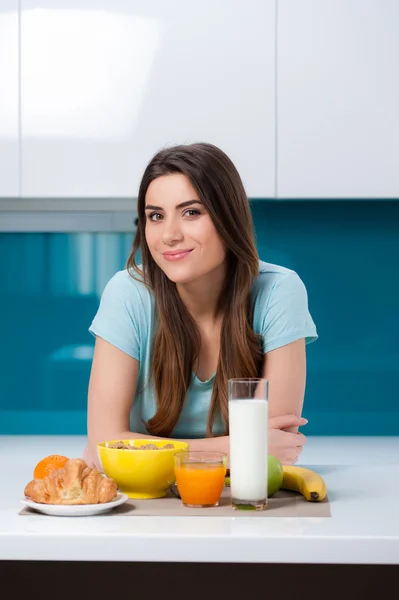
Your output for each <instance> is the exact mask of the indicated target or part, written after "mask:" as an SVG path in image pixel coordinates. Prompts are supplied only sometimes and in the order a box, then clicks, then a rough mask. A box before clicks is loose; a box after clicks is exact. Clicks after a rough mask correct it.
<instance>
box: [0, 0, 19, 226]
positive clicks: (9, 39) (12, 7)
mask: <svg viewBox="0 0 399 600" xmlns="http://www.w3.org/2000/svg"><path fill="white" fill-rule="evenodd" d="M18 107H19V104H18V2H17V0H1V2H0V197H3V198H4V197H7V196H10V197H15V196H18V160H19V149H18V129H19V127H18ZM0 218H1V217H0Z"/></svg>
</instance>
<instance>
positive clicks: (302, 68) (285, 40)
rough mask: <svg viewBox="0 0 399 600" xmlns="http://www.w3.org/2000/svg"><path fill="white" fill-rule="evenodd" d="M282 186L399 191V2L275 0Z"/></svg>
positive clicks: (337, 194) (330, 192)
mask: <svg viewBox="0 0 399 600" xmlns="http://www.w3.org/2000/svg"><path fill="white" fill-rule="evenodd" d="M277 21H278V27H277V40H278V44H277V56H278V59H277V72H278V90H277V113H278V122H277V132H278V134H277V147H278V151H277V173H278V175H277V196H278V197H281V198H284V197H285V198H287V197H288V198H399V108H398V107H399V63H398V61H399V33H398V32H399V2H398V1H397V0H383V1H381V0H300V1H298V0H278V17H277Z"/></svg>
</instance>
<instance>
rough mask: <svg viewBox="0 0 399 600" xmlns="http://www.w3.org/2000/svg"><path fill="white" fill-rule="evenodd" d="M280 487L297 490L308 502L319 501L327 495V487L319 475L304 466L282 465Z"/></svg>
mask: <svg viewBox="0 0 399 600" xmlns="http://www.w3.org/2000/svg"><path fill="white" fill-rule="evenodd" d="M281 489H282V490H291V491H294V492H299V493H300V494H302V495H303V496H304V497H305V498H306V500H308V501H309V502H321V501H322V500H324V498H325V497H326V495H327V487H326V484H325V482H324V479H323V478H322V477H321V475H319V474H318V473H315V472H314V471H311V469H306V468H305V467H296V466H288V465H283V483H282V485H281Z"/></svg>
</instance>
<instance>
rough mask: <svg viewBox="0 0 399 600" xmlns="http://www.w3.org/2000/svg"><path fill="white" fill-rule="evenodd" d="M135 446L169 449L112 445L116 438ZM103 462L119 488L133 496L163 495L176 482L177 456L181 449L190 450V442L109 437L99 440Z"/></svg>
mask: <svg viewBox="0 0 399 600" xmlns="http://www.w3.org/2000/svg"><path fill="white" fill-rule="evenodd" d="M120 441H122V442H123V443H124V444H130V445H132V446H142V445H144V444H154V445H155V446H157V447H158V448H162V447H163V446H165V445H166V444H173V446H174V447H173V448H168V449H166V450H123V449H117V448H110V447H109V446H112V445H113V444H115V443H116V442H120ZM97 450H98V455H99V459H100V462H101V466H102V468H103V471H104V473H105V474H106V475H107V476H108V477H112V479H114V480H115V482H116V484H117V486H118V488H119V489H120V491H121V492H123V493H124V494H127V495H128V496H129V497H130V498H142V499H149V498H163V497H164V496H165V495H166V492H167V490H168V488H169V486H170V485H172V484H173V483H175V481H176V477H175V459H174V456H175V454H176V453H177V452H184V451H187V450H189V445H188V444H186V442H177V441H175V440H171V441H170V442H169V441H168V440H150V439H140V440H109V441H107V442H101V443H99V444H97Z"/></svg>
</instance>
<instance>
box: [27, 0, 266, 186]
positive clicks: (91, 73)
mask: <svg viewBox="0 0 399 600" xmlns="http://www.w3.org/2000/svg"><path fill="white" fill-rule="evenodd" d="M21 4H22V20H21V29H22V42H21V44H22V54H21V62H22V109H21V114H22V139H23V144H22V165H23V169H22V195H23V196H30V197H32V196H33V197H34V196H36V197H37V196H39V197H54V198H56V197H64V198H65V197H132V196H136V195H137V191H138V186H139V183H140V179H141V177H142V174H143V170H144V168H145V166H146V164H147V163H148V161H149V160H150V159H151V158H152V156H153V154H155V152H157V151H158V150H159V149H160V148H162V147H164V146H166V145H169V144H176V143H190V142H193V141H207V142H211V143H214V144H216V145H218V146H220V147H221V148H222V149H223V150H224V151H225V152H226V153H227V154H228V155H229V156H230V157H231V159H232V160H233V161H234V163H235V164H236V166H237V168H238V170H239V172H240V174H241V176H242V179H243V181H244V185H245V187H246V190H247V193H248V195H249V196H252V197H265V196H274V195H275V1H274V0H262V1H261V2H260V1H259V0H245V1H243V0H202V1H200V2H199V1H198V2H187V0H167V1H165V0H151V1H149V0H79V1H78V0H72V1H71V0H21Z"/></svg>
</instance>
